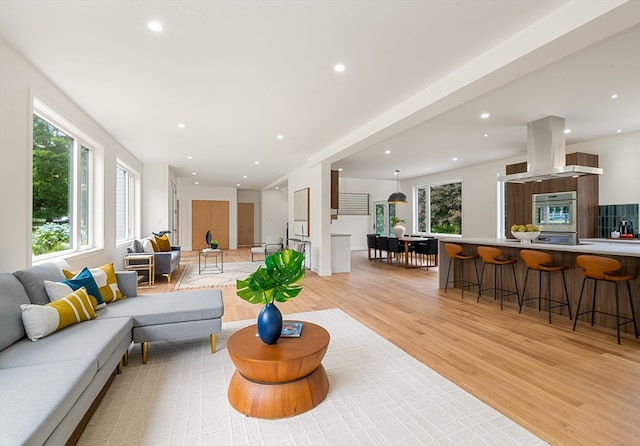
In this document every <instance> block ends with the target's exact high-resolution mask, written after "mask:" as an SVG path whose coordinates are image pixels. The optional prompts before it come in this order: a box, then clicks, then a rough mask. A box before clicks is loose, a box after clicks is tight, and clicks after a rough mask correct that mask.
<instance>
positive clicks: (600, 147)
mask: <svg viewBox="0 0 640 446" xmlns="http://www.w3.org/2000/svg"><path fill="white" fill-rule="evenodd" d="M573 152H584V153H592V154H597V155H598V159H599V163H600V167H602V170H603V171H604V173H603V174H602V175H601V176H600V179H599V180H598V183H599V186H600V193H599V195H600V204H601V205H604V204H633V203H640V132H631V133H623V134H620V135H616V136H611V137H608V138H600V139H594V140H591V141H587V142H583V143H580V144H573V145H571V146H567V153H573Z"/></svg>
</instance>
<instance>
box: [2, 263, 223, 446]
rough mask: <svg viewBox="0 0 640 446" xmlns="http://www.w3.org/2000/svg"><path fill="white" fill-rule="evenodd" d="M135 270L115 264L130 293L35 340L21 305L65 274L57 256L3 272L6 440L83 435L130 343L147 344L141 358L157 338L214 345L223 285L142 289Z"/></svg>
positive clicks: (5, 443) (58, 441)
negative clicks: (55, 260) (26, 326)
mask: <svg viewBox="0 0 640 446" xmlns="http://www.w3.org/2000/svg"><path fill="white" fill-rule="evenodd" d="M136 276H137V275H136V272H135V271H127V272H123V271H117V272H116V277H117V281H118V287H119V288H120V291H122V293H123V294H124V295H125V296H127V298H126V299H123V300H119V301H116V302H111V303H108V304H107V306H106V308H103V309H99V310H96V313H97V317H96V318H95V319H91V320H89V321H85V322H80V323H77V324H75V325H71V326H69V327H66V328H63V329H62V330H59V331H56V332H54V333H52V334H50V335H49V336H46V337H44V338H42V339H39V340H38V341H36V342H34V341H31V340H29V339H28V338H27V337H26V334H25V329H24V326H23V323H22V310H21V307H20V305H21V304H33V303H36V304H42V303H43V299H48V297H47V295H46V291H45V289H44V280H52V281H62V280H64V279H65V277H64V275H63V274H62V271H61V269H60V267H59V266H56V265H54V264H52V263H50V264H43V265H37V266H33V267H30V268H25V269H23V270H20V271H16V272H15V273H13V274H10V273H0V445H2V446H10V445H43V444H47V445H49V444H50V445H62V444H65V443H67V442H68V441H69V440H70V439H71V441H72V442H73V439H76V440H77V437H78V436H79V433H81V431H82V428H83V427H84V424H85V423H86V422H87V421H88V418H87V417H90V415H91V413H92V412H93V410H95V407H93V408H91V406H92V404H93V403H94V401H98V402H99V400H100V398H101V396H102V393H101V392H102V391H103V389H105V390H106V389H107V388H108V385H109V384H110V383H111V379H112V378H113V376H114V375H115V373H116V371H118V372H121V371H122V370H123V365H124V364H126V360H127V358H128V352H129V348H130V346H131V345H132V343H141V344H142V353H143V362H146V356H147V345H148V344H147V343H148V342H153V341H159V340H167V339H176V338H183V337H195V336H210V341H211V351H212V353H214V352H215V342H216V334H217V333H220V331H221V329H222V315H223V313H224V308H223V302H222V295H221V293H220V290H215V289H209V290H199V291H191V292H173V293H161V294H144V295H140V296H138V295H137V277H136ZM43 293H44V294H43ZM124 373H126V369H125V372H124ZM90 408H91V409H92V410H90Z"/></svg>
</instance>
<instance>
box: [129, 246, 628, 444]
mask: <svg viewBox="0 0 640 446" xmlns="http://www.w3.org/2000/svg"><path fill="white" fill-rule="evenodd" d="M250 258H251V256H250V252H249V250H248V249H238V250H227V251H225V261H227V262H237V261H248V260H250ZM196 262H197V253H196V252H183V255H182V265H181V267H180V269H179V270H178V271H177V272H176V273H174V277H173V279H174V280H172V282H171V283H170V284H165V283H158V282H156V284H157V285H156V286H155V287H154V288H152V289H145V290H141V292H159V291H160V292H164V291H171V290H173V289H174V287H175V282H176V281H177V279H178V278H179V277H180V273H181V272H182V270H183V269H184V266H185V265H186V264H187V263H196ZM351 268H352V272H351V273H348V274H336V275H333V276H331V277H319V276H318V275H317V274H315V273H313V272H310V271H307V273H306V275H305V278H304V285H305V287H304V289H303V291H302V293H301V294H300V295H299V296H298V297H297V298H296V299H293V300H292V301H289V302H287V303H284V304H279V305H278V306H279V308H280V310H281V311H282V313H283V314H285V315H286V314H290V313H297V312H304V311H314V310H321V309H328V308H340V309H342V310H343V311H345V312H346V313H348V314H349V315H351V316H352V317H354V318H355V319H357V320H358V321H360V322H361V323H363V324H364V325H366V326H367V327H369V328H370V329H372V330H374V331H375V332H376V333H378V334H379V335H380V336H382V337H384V338H386V339H388V340H389V341H390V342H392V343H394V344H395V345H397V346H398V347H400V348H401V349H403V350H404V351H406V352H407V353H408V354H410V355H412V356H413V357H415V358H417V359H418V360H419V361H421V362H423V363H424V364H426V365H427V366H429V367H431V368H432V369H434V370H435V371H437V372H438V373H440V374H441V375H442V376H444V377H445V378H447V379H449V380H450V381H452V382H454V383H456V384H457V385H459V386H460V387H461V388H463V389H465V390H466V391H468V392H470V393H471V394H473V395H475V396H476V397H477V398H479V399H480V400H482V401H484V402H486V403H487V404H489V405H491V406H492V407H494V408H495V409H496V410H498V411H500V412H501V413H503V414H504V415H506V416H508V417H509V418H511V419H512V420H514V421H515V422H517V423H518V424H520V425H522V426H524V427H525V428H527V429H529V430H530V431H531V432H533V433H534V434H536V435H538V436H539V437H540V438H542V439H543V440H545V441H547V442H549V443H550V444H567V445H569V444H570V445H573V444H584V445H602V444H607V445H614V444H619V445H629V444H634V443H636V444H637V441H638V440H637V439H638V438H640V426H639V423H638V420H640V341H638V340H636V339H635V338H634V337H633V336H632V335H630V334H628V333H623V339H622V345H617V343H616V338H615V331H614V330H612V329H607V328H602V327H590V326H589V325H588V324H586V323H584V324H581V325H580V329H579V330H577V331H576V332H573V331H572V330H571V328H572V323H571V321H570V320H569V319H568V317H566V316H563V315H554V318H553V323H552V324H548V323H547V314H546V313H545V312H538V311H536V310H534V309H532V308H528V309H527V311H523V314H518V308H517V305H516V304H515V303H512V302H505V308H504V310H503V311H500V307H499V303H498V302H496V301H494V300H493V299H492V298H490V297H485V298H483V299H481V300H480V302H479V303H477V302H476V299H475V295H474V294H473V293H471V292H470V293H465V298H464V299H461V296H460V291H459V290H458V289H454V290H448V292H447V293H446V294H445V293H444V290H440V289H438V270H437V268H430V269H428V270H427V269H425V268H419V269H405V268H399V267H398V266H397V265H396V264H395V263H393V264H391V265H388V264H387V263H386V262H375V261H369V260H367V253H366V251H357V252H353V253H352V258H351ZM222 295H223V300H224V304H225V315H224V317H223V321H233V320H242V319H249V318H254V317H256V316H257V315H258V312H259V311H260V306H259V305H251V304H249V303H247V302H245V301H243V300H242V299H240V298H238V297H237V296H236V295H235V287H224V288H222ZM329 348H331V345H329ZM327 372H328V373H329V374H330V373H331V371H330V370H328V371H327Z"/></svg>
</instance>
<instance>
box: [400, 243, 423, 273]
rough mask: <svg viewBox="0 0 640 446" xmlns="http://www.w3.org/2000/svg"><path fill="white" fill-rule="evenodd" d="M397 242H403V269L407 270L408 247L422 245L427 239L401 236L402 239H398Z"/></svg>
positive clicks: (408, 265)
mask: <svg viewBox="0 0 640 446" xmlns="http://www.w3.org/2000/svg"><path fill="white" fill-rule="evenodd" d="M398 240H400V241H401V242H404V267H405V268H409V267H410V266H411V265H410V263H409V247H410V246H411V245H412V244H417V243H424V242H426V241H427V240H429V239H428V238H426V237H409V236H403V237H398Z"/></svg>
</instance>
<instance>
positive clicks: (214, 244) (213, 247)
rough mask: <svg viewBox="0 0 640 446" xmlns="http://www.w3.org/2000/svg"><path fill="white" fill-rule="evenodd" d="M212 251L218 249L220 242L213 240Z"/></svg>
mask: <svg viewBox="0 0 640 446" xmlns="http://www.w3.org/2000/svg"><path fill="white" fill-rule="evenodd" d="M211 249H218V240H215V239H214V240H211Z"/></svg>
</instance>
